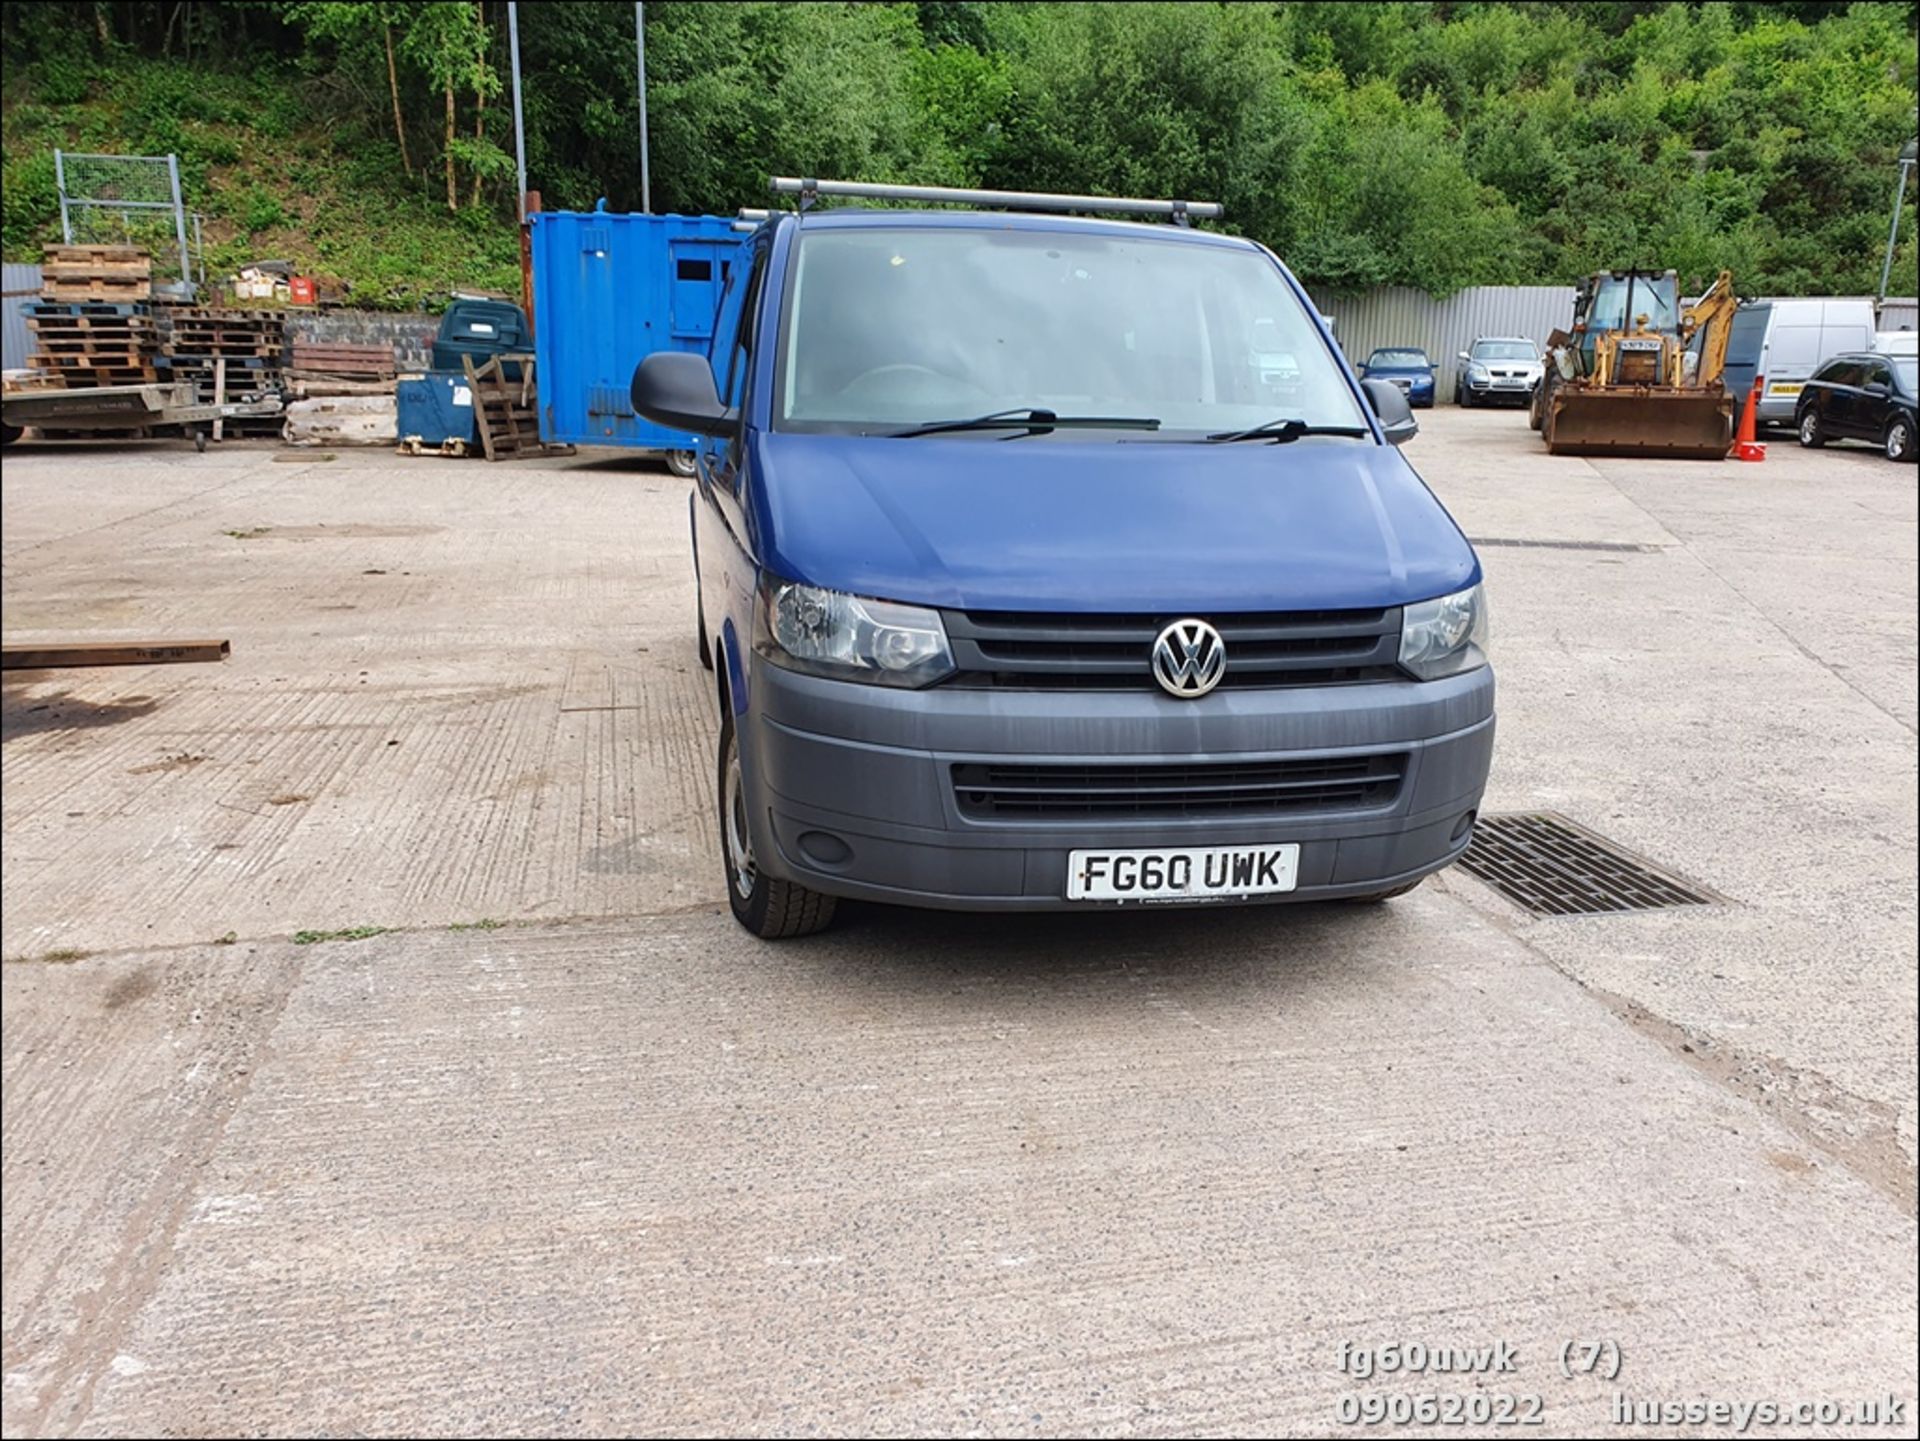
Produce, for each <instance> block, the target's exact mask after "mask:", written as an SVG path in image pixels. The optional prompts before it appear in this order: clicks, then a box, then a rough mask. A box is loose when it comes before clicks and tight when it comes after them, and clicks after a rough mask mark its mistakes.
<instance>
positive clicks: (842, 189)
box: [773, 175, 1221, 225]
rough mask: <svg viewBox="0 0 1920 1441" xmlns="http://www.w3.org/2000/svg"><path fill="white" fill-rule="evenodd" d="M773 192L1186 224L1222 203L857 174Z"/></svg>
mask: <svg viewBox="0 0 1920 1441" xmlns="http://www.w3.org/2000/svg"><path fill="white" fill-rule="evenodd" d="M773 193H774V194H776V195H798V196H799V197H800V204H801V208H802V209H806V208H809V207H810V206H811V204H812V202H813V198H814V197H815V196H819V195H844V196H851V197H856V198H859V199H863V200H921V201H926V202H928V203H930V204H935V205H977V206H982V207H989V208H991V207H999V208H1002V209H1006V210H1087V211H1094V212H1098V213H1104V214H1108V215H1167V216H1171V217H1172V218H1173V220H1174V221H1175V222H1176V223H1177V224H1181V225H1185V224H1186V223H1187V221H1188V219H1189V217H1191V218H1194V219H1199V220H1217V219H1218V218H1219V217H1220V214H1221V207H1220V206H1219V204H1217V203H1216V202H1214V201H1211V200H1141V199H1136V198H1129V197H1125V196H1118V195H1052V194H1047V193H1045V192H1043V191H1037V190H955V189H949V188H948V187H947V186H944V185H869V184H865V183H863V182H860V181H857V180H813V179H805V180H802V179H799V178H796V177H794V176H790V175H776V176H774V177H773Z"/></svg>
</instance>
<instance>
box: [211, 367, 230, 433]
mask: <svg viewBox="0 0 1920 1441" xmlns="http://www.w3.org/2000/svg"><path fill="white" fill-rule="evenodd" d="M213 403H214V404H215V405H225V404H226V403H227V360H226V357H225V356H222V357H220V359H218V360H216V361H214V363H213ZM226 426H227V423H226V421H224V420H222V419H221V418H220V417H219V416H217V415H216V416H215V417H214V418H213V438H214V439H215V440H224V439H226V434H227V431H226Z"/></svg>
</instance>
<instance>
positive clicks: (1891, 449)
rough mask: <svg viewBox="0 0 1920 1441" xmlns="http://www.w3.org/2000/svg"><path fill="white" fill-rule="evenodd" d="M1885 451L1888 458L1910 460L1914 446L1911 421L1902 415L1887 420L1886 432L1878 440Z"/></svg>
mask: <svg viewBox="0 0 1920 1441" xmlns="http://www.w3.org/2000/svg"><path fill="white" fill-rule="evenodd" d="M1880 443H1881V444H1882V445H1883V446H1884V447H1885V448H1886V452H1887V459H1888V460H1912V459H1913V447H1914V434H1913V422H1912V421H1911V420H1908V419H1907V418H1906V416H1904V415H1896V416H1894V418H1893V419H1892V420H1890V421H1888V422H1887V433H1886V434H1885V435H1884V436H1883V437H1881V442H1880Z"/></svg>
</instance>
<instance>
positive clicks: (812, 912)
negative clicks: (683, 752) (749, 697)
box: [717, 707, 834, 941]
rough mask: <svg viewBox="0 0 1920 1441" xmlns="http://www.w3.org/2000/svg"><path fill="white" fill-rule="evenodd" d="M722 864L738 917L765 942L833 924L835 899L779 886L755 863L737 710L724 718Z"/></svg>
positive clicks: (720, 789)
mask: <svg viewBox="0 0 1920 1441" xmlns="http://www.w3.org/2000/svg"><path fill="white" fill-rule="evenodd" d="M717 789H718V792H719V801H720V860H721V863H722V865H723V866H724V867H725V868H726V873H727V900H728V902H729V903H730V904H731V905H732V907H733V918H734V919H735V920H736V921H738V922H740V924H741V925H743V926H745V927H746V928H747V929H748V930H750V931H752V932H753V933H754V934H755V935H756V936H759V937H760V938H761V939H762V940H768V941H778V940H785V939H786V938H787V937H789V936H810V935H812V934H813V933H814V932H815V931H819V930H824V929H825V928H826V927H827V925H828V924H829V923H830V922H831V921H832V920H833V910H834V897H832V896H823V895H821V894H820V893H819V892H818V891H810V890H808V889H807V888H806V887H805V886H801V885H796V884H794V883H793V882H792V881H776V880H775V879H773V877H771V876H769V875H768V874H767V873H766V872H765V871H763V870H761V869H760V867H759V866H758V865H757V864H756V863H755V860H754V855H753V831H752V829H751V827H749V826H748V824H747V793H746V786H745V785H744V783H743V782H742V780H741V777H740V747H739V745H738V743H737V742H736V741H735V739H734V733H733V711H732V709H731V707H729V708H728V710H727V711H726V713H725V714H724V715H722V716H721V718H720V767H719V784H718V787H717Z"/></svg>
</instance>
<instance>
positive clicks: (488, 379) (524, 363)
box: [460, 355, 573, 460]
mask: <svg viewBox="0 0 1920 1441" xmlns="http://www.w3.org/2000/svg"><path fill="white" fill-rule="evenodd" d="M460 364H461V366H462V368H463V369H465V371H466V373H467V384H468V385H469V386H470V387H471V388H472V390H473V428H474V429H475V430H476V431H478V432H479V434H480V446H481V448H482V449H483V450H484V451H485V452H486V456H487V459H488V460H517V459H519V458H520V457H522V456H528V455H572V454H573V447H572V446H571V445H547V444H545V443H544V442H542V441H541V439H540V395H539V392H538V390H537V389H536V388H535V386H534V378H533V357H532V356H531V355H495V356H490V357H489V358H488V359H487V360H486V361H485V362H483V363H482V364H481V365H480V366H479V367H478V368H477V369H476V368H475V366H474V363H473V357H472V356H471V355H462V356H461V357H460ZM503 364H506V365H517V366H518V367H519V369H520V377H519V379H517V380H507V379H505V378H503V377H502V375H501V373H500V372H501V367H502V365H503Z"/></svg>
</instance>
